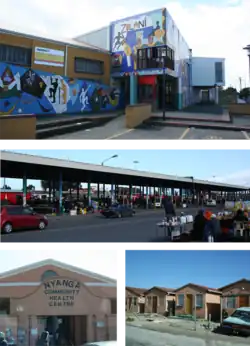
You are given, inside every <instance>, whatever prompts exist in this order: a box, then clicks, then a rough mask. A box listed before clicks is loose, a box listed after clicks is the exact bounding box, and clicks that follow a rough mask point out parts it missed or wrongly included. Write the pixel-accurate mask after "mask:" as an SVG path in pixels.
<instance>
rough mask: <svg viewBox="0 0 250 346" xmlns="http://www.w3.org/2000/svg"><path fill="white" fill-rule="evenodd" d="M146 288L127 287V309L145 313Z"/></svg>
mask: <svg viewBox="0 0 250 346" xmlns="http://www.w3.org/2000/svg"><path fill="white" fill-rule="evenodd" d="M145 291H146V289H144V288H135V287H126V311H127V312H132V313H139V314H143V313H144V312H145V295H144V292H145Z"/></svg>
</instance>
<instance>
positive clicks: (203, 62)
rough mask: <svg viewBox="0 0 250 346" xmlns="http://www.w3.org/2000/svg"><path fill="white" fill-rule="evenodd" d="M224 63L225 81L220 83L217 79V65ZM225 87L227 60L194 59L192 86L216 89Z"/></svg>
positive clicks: (223, 74)
mask: <svg viewBox="0 0 250 346" xmlns="http://www.w3.org/2000/svg"><path fill="white" fill-rule="evenodd" d="M216 62H222V69H223V73H222V76H223V81H222V82H221V83H220V82H218V81H216V79H215V63H216ZM215 84H217V85H218V86H224V85H225V59H222V58H199V57H193V58H192V85H193V86H194V87H202V86H206V87H214V85H215Z"/></svg>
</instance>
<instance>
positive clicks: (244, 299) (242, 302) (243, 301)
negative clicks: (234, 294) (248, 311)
mask: <svg viewBox="0 0 250 346" xmlns="http://www.w3.org/2000/svg"><path fill="white" fill-rule="evenodd" d="M246 306H249V296H239V308H241V307H246Z"/></svg>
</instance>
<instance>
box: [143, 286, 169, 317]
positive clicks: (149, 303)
mask: <svg viewBox="0 0 250 346" xmlns="http://www.w3.org/2000/svg"><path fill="white" fill-rule="evenodd" d="M153 297H157V313H158V314H164V313H165V311H166V293H165V292H161V291H159V290H157V289H154V290H152V291H150V292H149V293H148V294H146V305H145V312H147V313H153Z"/></svg>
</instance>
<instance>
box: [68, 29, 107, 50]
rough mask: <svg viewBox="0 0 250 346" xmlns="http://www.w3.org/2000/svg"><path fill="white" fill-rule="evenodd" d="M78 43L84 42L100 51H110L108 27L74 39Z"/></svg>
mask: <svg viewBox="0 0 250 346" xmlns="http://www.w3.org/2000/svg"><path fill="white" fill-rule="evenodd" d="M74 39H75V40H76V41H78V42H86V43H88V44H92V45H93V46H96V47H98V48H101V49H106V50H110V26H109V25H107V26H105V27H103V28H100V29H98V30H95V31H91V32H88V33H86V34H83V35H80V36H78V37H75V38H74Z"/></svg>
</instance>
